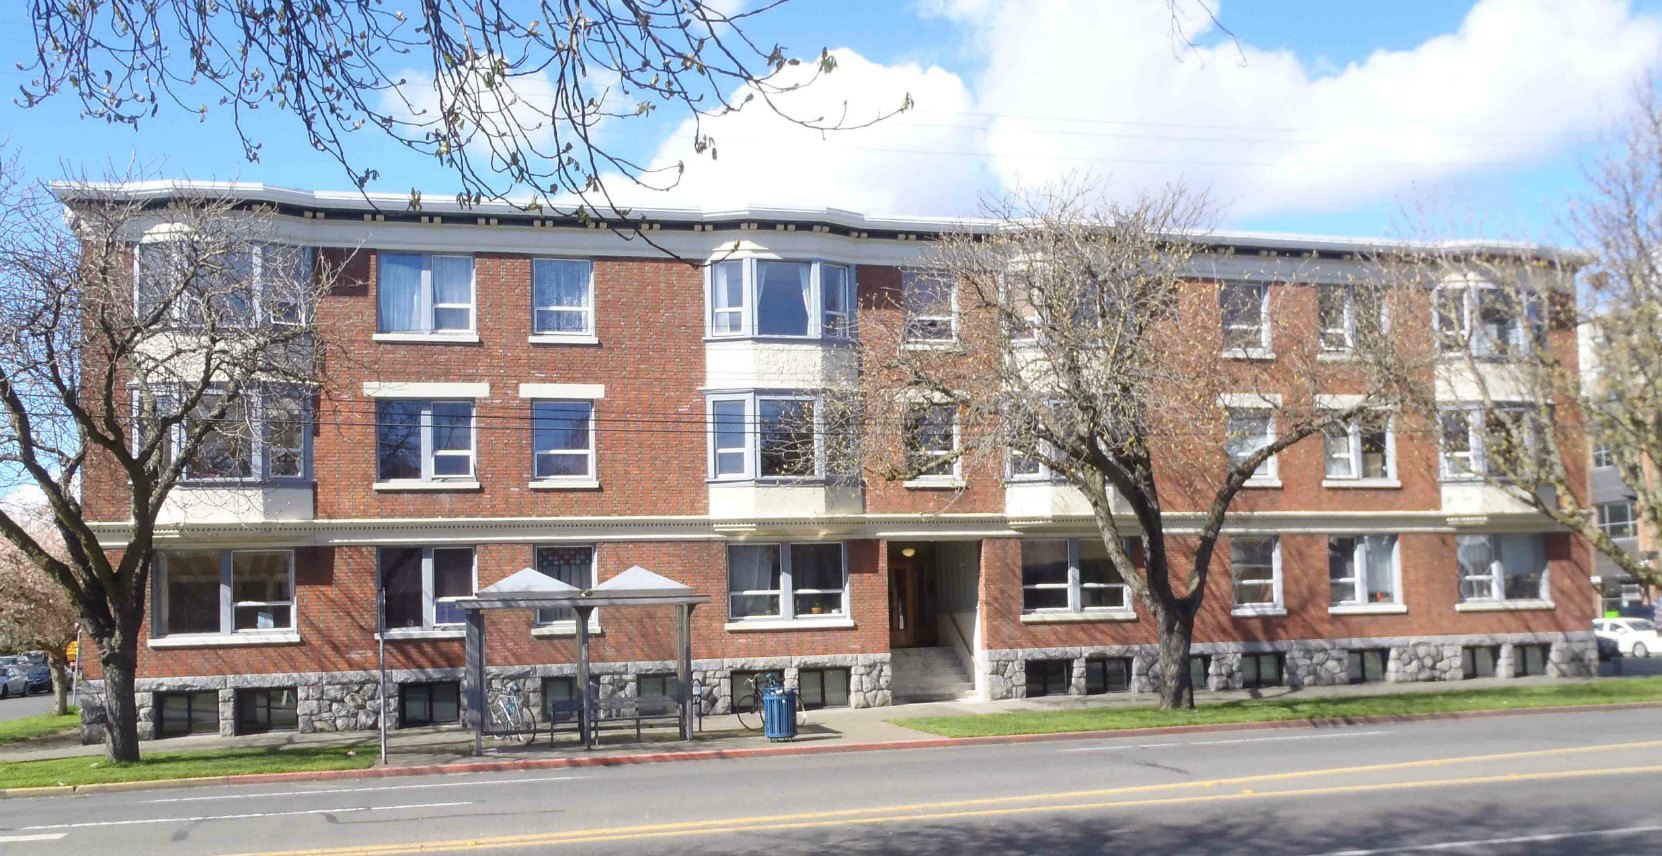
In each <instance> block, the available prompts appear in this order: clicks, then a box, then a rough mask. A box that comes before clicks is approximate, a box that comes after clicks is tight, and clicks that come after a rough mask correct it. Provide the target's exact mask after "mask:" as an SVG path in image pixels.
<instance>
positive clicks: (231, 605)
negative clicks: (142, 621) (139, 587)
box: [150, 548, 300, 639]
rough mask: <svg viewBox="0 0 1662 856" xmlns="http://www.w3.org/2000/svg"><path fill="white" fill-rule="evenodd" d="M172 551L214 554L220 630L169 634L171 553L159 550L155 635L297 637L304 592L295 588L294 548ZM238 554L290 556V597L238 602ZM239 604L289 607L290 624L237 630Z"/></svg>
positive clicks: (153, 621)
mask: <svg viewBox="0 0 1662 856" xmlns="http://www.w3.org/2000/svg"><path fill="white" fill-rule="evenodd" d="M171 552H172V553H211V554H213V555H214V557H215V561H216V562H217V563H218V565H219V630H218V631H214V632H198V633H169V632H168V629H167V626H168V620H169V615H168V610H169V603H168V597H167V577H168V557H169V555H170V553H169V552H163V551H159V550H158V551H157V553H156V567H155V572H154V573H153V574H152V575H151V604H152V605H153V607H154V609H152V610H151V612H152V619H151V633H150V635H151V636H152V637H155V638H158V639H163V638H169V639H192V638H211V637H249V638H258V637H262V636H272V635H280V636H284V637H297V636H298V633H299V631H300V593H299V592H298V591H297V590H296V589H295V585H294V584H295V562H294V550H292V549H281V548H276V549H247V550H231V549H224V550H214V549H206V550H191V549H186V550H176V551H171ZM238 553H280V554H283V555H284V556H285V557H286V558H287V559H288V587H289V599H288V600H286V601H280V600H272V601H237V600H235V599H234V597H235V595H234V592H235V587H234V585H235V580H234V578H233V573H232V569H233V568H234V567H235V565H236V554H238ZM238 606H245V607H246V606H287V607H288V610H289V626H287V627H271V628H253V629H249V630H238V629H236V626H237V623H236V609H237V607H238Z"/></svg>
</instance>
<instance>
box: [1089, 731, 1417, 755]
mask: <svg viewBox="0 0 1662 856" xmlns="http://www.w3.org/2000/svg"><path fill="white" fill-rule="evenodd" d="M1395 733H1396V732H1394V731H1346V732H1344V733H1341V734H1295V735H1292V736H1290V737H1241V738H1237V739H1234V740H1174V741H1171V742H1169V743H1132V744H1127V745H1120V746H1081V747H1079V748H1076V749H1059V750H1057V751H1059V752H1117V751H1123V750H1126V749H1164V748H1166V747H1168V746H1226V745H1228V744H1231V743H1273V742H1275V741H1279V740H1338V739H1341V738H1345V737H1373V736H1376V735H1380V734H1395Z"/></svg>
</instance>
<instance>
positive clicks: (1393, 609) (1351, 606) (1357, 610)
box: [1327, 603, 1408, 615]
mask: <svg viewBox="0 0 1662 856" xmlns="http://www.w3.org/2000/svg"><path fill="white" fill-rule="evenodd" d="M1406 612H1408V607H1407V606H1404V605H1403V604H1400V603H1339V604H1334V605H1332V606H1329V607H1328V608H1327V614H1328V615H1402V614H1404V613H1406Z"/></svg>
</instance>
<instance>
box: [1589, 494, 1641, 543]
mask: <svg viewBox="0 0 1662 856" xmlns="http://www.w3.org/2000/svg"><path fill="white" fill-rule="evenodd" d="M1594 508H1595V509H1596V510H1597V512H1598V527H1599V529H1600V530H1601V531H1603V532H1604V534H1606V535H1608V536H1610V537H1611V538H1633V537H1635V536H1637V535H1638V534H1639V521H1638V518H1636V517H1635V516H1634V513H1633V500H1631V499H1626V500H1622V501H1620V502H1601V503H1599V504H1598V505H1596V506H1594Z"/></svg>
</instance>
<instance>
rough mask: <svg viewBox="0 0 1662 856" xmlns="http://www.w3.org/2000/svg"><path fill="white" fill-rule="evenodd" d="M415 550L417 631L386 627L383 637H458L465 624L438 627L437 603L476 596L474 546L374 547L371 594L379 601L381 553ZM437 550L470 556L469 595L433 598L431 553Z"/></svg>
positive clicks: (476, 551)
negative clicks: (418, 599) (418, 587)
mask: <svg viewBox="0 0 1662 856" xmlns="http://www.w3.org/2000/svg"><path fill="white" fill-rule="evenodd" d="M417 549H419V550H420V551H421V626H420V627H389V628H387V637H388V638H392V637H394V636H400V635H406V636H408V635H419V634H424V633H445V634H455V633H459V632H460V631H461V630H462V628H463V626H464V625H465V622H460V621H458V622H448V621H447V622H444V623H442V624H441V623H439V621H438V605H439V604H440V603H454V602H455V601H457V600H462V599H465V598H469V597H473V596H474V595H476V594H478V593H479V548H478V547H477V546H472V545H466V544H456V545H445V544H441V545H437V546H432V547H417V546H415V545H409V544H386V545H382V546H380V547H378V548H377V549H376V551H375V590H376V592H377V597H379V592H380V591H381V586H382V585H383V583H384V582H385V580H386V571H385V569H384V568H383V567H382V556H383V552H382V551H384V550H417ZM438 550H467V551H468V552H469V554H471V555H472V556H473V563H472V564H473V567H472V579H473V585H472V591H471V592H470V593H469V594H466V595H462V596H461V597H437V596H435V595H434V591H435V588H434V586H433V553H434V552H435V551H438Z"/></svg>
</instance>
